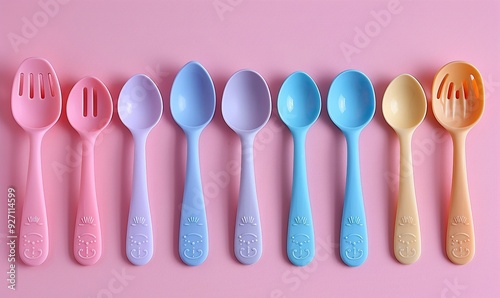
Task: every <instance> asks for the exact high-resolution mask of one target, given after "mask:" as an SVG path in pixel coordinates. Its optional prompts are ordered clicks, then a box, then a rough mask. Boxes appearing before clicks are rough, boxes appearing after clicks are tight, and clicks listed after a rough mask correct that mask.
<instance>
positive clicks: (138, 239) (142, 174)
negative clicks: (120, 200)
mask: <svg viewBox="0 0 500 298" xmlns="http://www.w3.org/2000/svg"><path fill="white" fill-rule="evenodd" d="M146 138H147V133H136V134H135V135H134V139H135V148H134V173H133V177H132V198H131V200H130V210H129V215H128V223H127V239H126V253H127V258H128V259H129V261H130V262H131V263H132V264H134V265H145V264H147V263H148V262H149V260H151V257H152V256H153V227H152V223H151V211H150V209H149V199H148V186H147V178H146Z"/></svg>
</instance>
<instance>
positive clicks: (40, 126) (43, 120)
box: [11, 58, 62, 266]
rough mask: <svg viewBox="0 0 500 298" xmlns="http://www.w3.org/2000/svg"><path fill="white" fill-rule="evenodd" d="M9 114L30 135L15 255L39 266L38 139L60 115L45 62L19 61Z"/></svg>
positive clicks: (42, 243) (43, 244) (43, 224)
mask: <svg viewBox="0 0 500 298" xmlns="http://www.w3.org/2000/svg"><path fill="white" fill-rule="evenodd" d="M11 100H12V101H11V103H12V115H13V116H14V119H15V120H16V122H17V123H18V124H19V125H20V126H21V127H22V128H23V129H24V130H25V131H26V132H27V133H28V134H29V136H30V157H29V166H28V181H27V183H26V194H25V198H24V205H23V210H22V215H21V220H20V232H19V236H20V238H21V241H22V245H20V248H19V249H20V251H19V255H20V257H21V260H23V262H24V263H25V264H27V265H32V266H35V265H40V264H42V263H43V262H44V261H45V260H46V259H47V256H48V253H49V230H48V221H47V211H46V208H45V194H44V191H43V181H42V157H41V151H42V150H41V149H42V139H43V136H44V135H45V133H46V132H47V131H48V130H49V129H50V128H51V127H52V126H53V125H54V124H55V123H56V122H57V120H58V119H59V116H60V115H61V108H62V96H61V88H60V86H59V81H58V79H57V76H56V73H55V71H54V69H53V68H52V66H51V65H50V64H49V62H48V61H47V60H44V59H40V58H28V59H26V60H24V61H23V63H22V64H21V66H19V69H18V71H17V73H16V76H15V78H14V84H13V87H12V97H11Z"/></svg>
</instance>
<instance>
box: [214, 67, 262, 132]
mask: <svg viewBox="0 0 500 298" xmlns="http://www.w3.org/2000/svg"><path fill="white" fill-rule="evenodd" d="M270 98H271V95H270V93H269V88H268V87H267V84H266V82H265V81H264V79H263V78H262V77H261V76H260V75H259V74H258V73H256V72H254V71H251V70H241V71H238V72H237V73H235V74H234V75H233V76H232V77H231V78H230V79H229V81H228V82H227V84H226V88H225V89H224V95H223V99H222V116H223V117H224V120H225V121H226V123H227V125H229V127H231V128H232V129H233V130H234V131H235V132H236V133H239V132H241V133H244V132H256V131H258V130H260V129H261V128H262V127H263V126H264V125H265V124H266V123H267V121H268V120H269V117H270V116H271V100H270Z"/></svg>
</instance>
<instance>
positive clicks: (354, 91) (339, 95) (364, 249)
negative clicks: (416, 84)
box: [327, 70, 375, 266]
mask: <svg viewBox="0 0 500 298" xmlns="http://www.w3.org/2000/svg"><path fill="white" fill-rule="evenodd" d="M327 109H328V114H329V115H330V118H331V119H332V121H333V123H335V125H337V126H338V128H340V130H341V131H342V133H344V135H345V138H346V141H347V178H346V188H345V195H344V210H343V212H342V222H341V226H340V256H341V258H342V261H343V262H344V263H345V264H347V265H349V266H359V265H361V264H363V263H364V261H365V260H366V257H367V255H368V238H367V236H368V235H367V234H368V233H367V229H366V218H365V208H364V203H363V192H362V189H361V175H360V173H359V135H360V133H361V131H362V130H363V128H364V127H365V126H366V125H367V124H368V123H369V122H370V121H371V119H372V118H373V115H374V114H375V91H374V90H373V85H372V83H371V82H370V79H368V77H367V76H366V75H364V74H363V73H361V72H359V71H356V70H347V71H344V72H342V73H341V74H339V75H338V76H337V77H336V78H335V80H334V81H333V82H332V85H331V86H330V91H329V92H328V100H327Z"/></svg>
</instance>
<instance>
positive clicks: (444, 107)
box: [432, 61, 484, 130]
mask: <svg viewBox="0 0 500 298" xmlns="http://www.w3.org/2000/svg"><path fill="white" fill-rule="evenodd" d="M483 86H484V84H483V79H482V77H481V74H480V73H479V71H478V70H477V68H475V67H474V66H473V65H471V64H469V63H466V62H462V61H455V62H451V63H448V64H446V65H445V66H443V67H442V68H441V69H440V70H439V72H438V73H437V74H436V77H435V78H434V83H433V85H432V96H433V99H432V111H433V112H434V116H435V117H436V119H437V121H438V122H439V123H440V124H441V125H442V126H443V127H444V128H446V130H455V129H458V130H462V129H471V128H472V127H473V126H474V125H475V124H476V123H477V122H478V121H479V119H481V116H482V115H483V111H484V87H483Z"/></svg>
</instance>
